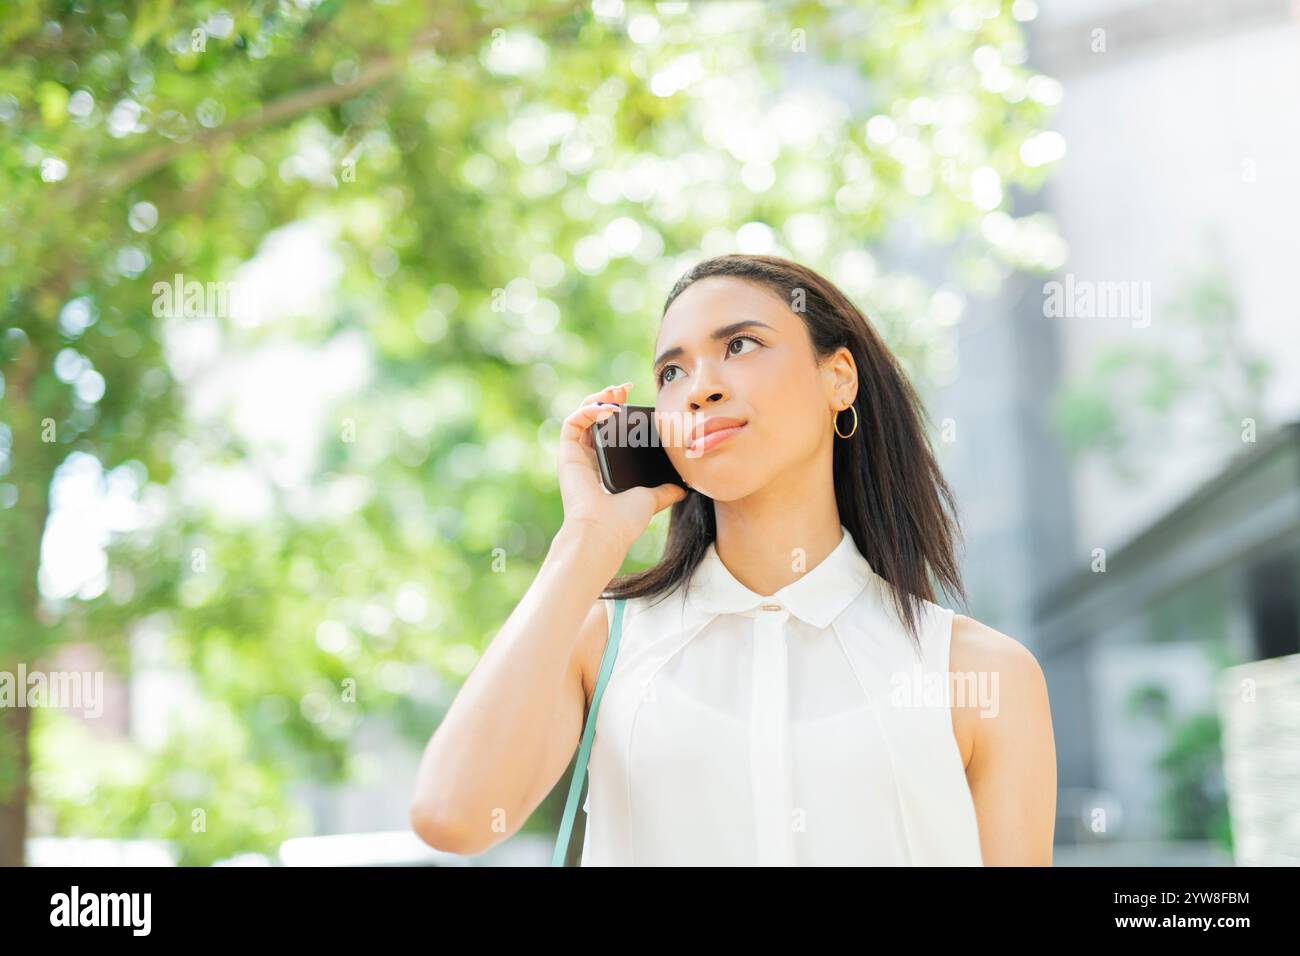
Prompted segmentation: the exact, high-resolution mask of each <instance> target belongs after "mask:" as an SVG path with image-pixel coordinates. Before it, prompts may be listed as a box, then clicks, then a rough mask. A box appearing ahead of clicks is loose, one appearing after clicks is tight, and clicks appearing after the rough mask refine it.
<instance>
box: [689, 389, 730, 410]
mask: <svg viewBox="0 0 1300 956" xmlns="http://www.w3.org/2000/svg"><path fill="white" fill-rule="evenodd" d="M730 394H731V393H730V391H729V390H728V389H727V387H726V386H724V385H719V384H717V383H716V382H714V383H713V384H703V383H702V384H701V385H700V386H699V387H698V388H693V389H691V393H690V394H689V395H688V396H686V404H687V405H688V406H689V407H690V409H691V411H693V412H698V411H699V410H700V409H701V408H702V407H703V406H705V405H716V404H717V403H718V402H724V401H726V400H727V398H728V397H729V396H730Z"/></svg>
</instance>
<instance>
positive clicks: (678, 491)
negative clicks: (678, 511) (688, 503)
mask: <svg viewBox="0 0 1300 956" xmlns="http://www.w3.org/2000/svg"><path fill="white" fill-rule="evenodd" d="M651 490H652V491H654V496H655V511H661V510H663V509H664V508H667V507H668V506H669V505H675V504H677V502H679V501H685V500H686V496H687V494H688V492H687V490H686V489H685V488H683V487H682V486H681V485H675V484H673V483H672V482H668V483H666V484H662V485H655V487H654V488H653V489H651Z"/></svg>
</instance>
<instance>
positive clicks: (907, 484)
mask: <svg viewBox="0 0 1300 956" xmlns="http://www.w3.org/2000/svg"><path fill="white" fill-rule="evenodd" d="M709 276H734V277H736V278H740V279H745V280H747V281H749V282H753V283H756V284H758V285H761V286H764V287H766V288H768V289H770V290H772V291H774V292H775V293H777V294H778V295H779V296H780V297H781V299H782V301H784V302H786V303H787V305H789V304H791V303H796V302H799V298H797V297H796V296H797V295H801V297H802V305H803V306H804V308H803V310H802V311H797V312H796V314H797V315H800V316H802V317H803V321H804V323H805V324H806V325H807V327H808V332H809V334H810V336H811V338H812V344H813V349H814V351H815V352H816V354H817V357H818V358H819V359H820V358H824V357H825V356H828V355H830V354H831V353H832V352H834V351H835V350H836V349H837V348H839V347H840V346H846V347H847V348H848V349H849V351H850V352H851V353H853V360H854V362H855V363H856V364H857V369H858V394H857V396H856V398H855V399H854V401H853V405H854V407H855V409H856V410H857V415H858V422H859V426H858V428H857V430H856V431H855V432H854V433H853V435H852V437H850V438H848V439H841V438H836V439H835V451H834V465H833V472H834V484H835V502H836V505H837V507H838V509H839V514H840V521H841V523H842V524H843V525H844V526H845V527H846V528H848V529H849V532H850V533H851V534H852V535H853V541H854V543H855V544H856V545H857V547H858V550H859V551H860V552H861V553H862V555H863V557H865V558H866V559H867V561H868V562H869V563H870V564H871V568H872V570H873V571H875V573H876V574H878V575H879V576H880V577H881V578H883V579H884V580H885V581H886V582H888V584H889V585H890V586H891V589H892V592H893V601H894V603H895V605H896V607H897V609H898V612H899V617H900V620H902V622H903V623H904V626H905V627H906V629H907V632H908V634H909V635H910V636H911V637H912V639H913V641H915V642H916V643H917V645H918V647H919V644H920V642H919V639H918V636H917V632H918V627H919V618H920V613H921V610H922V603H921V601H922V599H925V600H927V601H931V602H935V601H936V598H935V590H934V588H933V586H932V585H931V581H930V579H929V574H931V573H932V574H933V575H934V578H935V579H936V580H937V582H938V583H939V584H940V585H941V586H942V587H943V589H944V590H945V591H947V592H948V593H950V594H956V595H958V596H960V597H961V599H962V601H963V603H964V602H965V600H966V595H965V591H964V589H963V588H962V584H961V572H960V568H959V563H958V559H957V556H956V553H955V551H956V549H955V542H956V539H957V538H958V537H959V536H960V534H961V530H960V526H959V524H958V521H957V507H956V502H955V500H954V498H953V494H952V491H951V489H949V487H948V484H947V482H946V481H945V480H944V477H943V474H942V473H941V472H940V470H939V465H938V462H937V461H936V460H935V457H934V454H933V452H932V450H931V448H930V444H929V441H928V439H927V438H926V434H925V429H924V427H923V422H924V420H925V409H924V406H923V405H922V404H921V401H920V398H919V397H918V396H917V394H916V392H915V390H914V389H913V387H912V385H911V383H910V382H909V381H908V379H907V376H906V374H904V372H903V369H902V366H901V365H900V364H899V362H898V359H897V358H896V357H895V356H894V354H893V353H892V352H891V351H890V350H889V348H888V346H886V345H885V342H884V340H883V339H881V337H880V335H879V334H878V333H877V332H876V330H875V329H873V328H872V327H871V324H870V323H869V322H868V321H867V319H866V317H865V316H864V315H863V314H862V312H860V311H859V310H858V308H857V306H855V305H854V304H853V303H852V302H851V301H849V299H848V297H847V296H846V295H844V293H843V292H841V291H840V290H839V289H838V288H836V287H835V285H834V284H833V283H831V282H829V281H828V280H826V279H825V278H823V277H822V276H820V275H818V274H817V273H816V272H814V271H813V270H811V269H809V268H807V267H805V266H801V265H799V264H798V263H797V262H791V261H790V260H789V259H782V258H779V257H777V256H753V255H725V256H716V257H714V258H712V259H705V260H704V261H703V262H700V263H698V264H697V265H696V266H695V267H694V268H692V269H691V270H690V271H689V272H687V273H686V274H685V275H684V276H682V277H681V278H680V279H678V280H677V284H676V285H674V286H673V288H672V291H671V292H670V293H668V301H666V302H665V303H664V310H663V313H662V314H661V315H660V318H661V320H662V318H663V314H666V313H667V312H668V307H669V306H671V305H672V304H673V300H675V299H676V298H677V297H678V296H679V295H681V294H682V292H683V291H685V290H686V289H687V288H688V287H689V286H690V285H691V284H692V283H694V282H698V281H699V280H700V279H704V278H707V277H709ZM847 418H848V416H846V423H845V424H843V425H840V426H838V427H839V428H840V430H841V431H846V430H848V429H849V428H850V427H851V426H850V425H849V424H848V423H847ZM671 507H672V510H671V513H670V517H669V522H668V540H667V542H666V543H665V545H664V553H663V557H662V558H661V559H660V560H659V563H658V564H656V565H655V566H654V567H652V568H647V569H646V570H644V571H638V572H635V573H633V574H626V575H620V576H618V577H616V578H614V579H613V580H612V581H611V582H610V583H609V585H608V586H607V587H606V589H605V591H604V592H603V593H602V594H601V597H603V598H608V599H617V598H634V597H655V596H658V595H661V594H665V595H666V594H668V593H670V592H671V591H673V590H674V589H675V588H677V587H678V586H682V587H686V586H688V585H689V583H690V579H691V576H692V575H693V574H694V572H695V569H696V568H697V567H698V566H699V564H700V561H701V560H703V558H704V555H705V553H706V552H707V551H708V548H709V545H710V544H711V543H712V542H713V541H714V540H715V539H716V537H717V526H716V524H715V518H714V512H713V500H712V499H711V498H708V497H707V496H705V495H703V494H701V493H700V492H698V491H696V490H694V489H690V490H689V493H688V494H687V496H686V498H684V499H683V500H682V501H679V502H677V503H676V504H674V505H672V506H671Z"/></svg>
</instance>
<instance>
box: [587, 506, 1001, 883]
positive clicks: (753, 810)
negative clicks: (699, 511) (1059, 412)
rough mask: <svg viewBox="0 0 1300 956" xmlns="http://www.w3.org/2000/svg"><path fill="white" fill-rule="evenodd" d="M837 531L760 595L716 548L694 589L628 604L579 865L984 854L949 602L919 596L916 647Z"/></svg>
mask: <svg viewBox="0 0 1300 956" xmlns="http://www.w3.org/2000/svg"><path fill="white" fill-rule="evenodd" d="M841 530H842V537H841V539H840V543H839V545H838V546H837V547H836V548H835V550H834V551H832V552H831V554H830V555H828V556H827V557H826V558H825V560H823V561H821V562H820V563H819V564H817V565H816V567H813V568H811V569H809V570H807V571H805V572H804V574H803V576H802V577H800V578H798V579H796V580H795V581H794V582H792V583H791V584H788V585H786V586H785V587H783V588H781V589H780V590H778V591H777V592H776V593H775V594H773V595H771V596H769V597H764V596H762V595H760V594H757V593H755V592H753V591H751V590H750V589H749V588H747V587H745V585H743V584H741V583H740V582H739V581H738V580H736V578H735V577H734V576H733V575H732V574H731V572H730V571H728V570H727V567H726V565H724V564H723V563H722V561H721V559H720V558H719V557H718V554H717V550H716V547H715V546H714V545H710V546H709V550H708V553H707V554H706V556H705V558H704V560H703V561H702V563H701V564H700V567H699V568H698V569H697V570H696V574H695V577H694V579H693V580H692V581H691V585H690V589H689V594H688V593H686V592H685V591H684V589H683V588H680V587H679V588H677V589H676V590H674V591H673V592H672V593H670V594H669V595H667V596H666V597H660V598H657V599H650V598H634V599H631V600H629V601H628V602H627V606H626V607H625V608H624V610H623V635H622V639H621V642H620V644H619V651H618V656H617V657H616V658H615V663H614V669H613V672H612V673H611V675H610V678H609V682H608V683H607V684H606V687H605V692H604V696H603V697H602V699H601V705H600V710H599V712H598V714H597V720H596V732H595V737H594V739H593V741H592V749H591V756H590V760H589V761H588V774H589V784H588V795H587V801H586V804H585V805H584V807H583V809H584V810H585V811H586V812H587V827H586V835H585V838H584V843H583V848H582V865H583V866H665V865H667V866H755V865H758V866H828V865H829V866H838V865H848V866H855V865H865V866H914V865H915V866H981V865H983V860H982V858H981V855H980V844H979V830H978V828H977V825H976V817H975V806H974V802H973V800H972V798H971V793H970V788H969V786H968V784H967V782H966V774H965V769H964V767H963V766H962V760H961V752H960V749H959V747H958V744H957V740H956V737H955V736H954V733H953V727H952V713H951V709H950V698H949V694H948V681H947V680H946V675H947V672H948V650H949V643H950V640H951V634H952V619H953V612H952V611H951V610H948V609H946V608H942V607H939V606H938V605H935V604H931V603H930V602H928V601H927V602H925V604H924V610H923V617H922V622H921V635H920V636H921V655H920V657H918V654H917V650H916V645H915V644H914V643H913V641H912V639H911V638H910V637H909V635H908V634H907V632H906V631H905V630H904V628H903V625H902V622H901V619H900V618H899V616H898V612H897V610H896V609H895V608H894V607H893V606H892V604H891V602H890V585H889V584H888V582H886V581H885V580H884V579H883V578H881V577H880V576H879V575H877V574H876V573H875V572H874V571H873V570H872V568H871V566H870V565H869V564H868V563H867V560H866V558H864V557H863V556H862V554H861V552H859V550H858V548H857V546H856V545H855V543H854V541H853V537H852V535H851V534H850V533H849V530H848V529H847V528H845V527H844V526H843V525H841ZM605 603H606V607H607V611H608V615H609V617H610V618H611V620H612V615H613V601H611V600H607V601H606V602H605Z"/></svg>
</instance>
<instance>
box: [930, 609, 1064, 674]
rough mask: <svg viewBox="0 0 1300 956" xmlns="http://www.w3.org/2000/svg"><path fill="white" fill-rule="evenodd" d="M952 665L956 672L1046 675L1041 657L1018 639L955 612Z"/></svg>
mask: <svg viewBox="0 0 1300 956" xmlns="http://www.w3.org/2000/svg"><path fill="white" fill-rule="evenodd" d="M948 668H949V670H954V671H976V672H979V671H998V672H1000V673H1004V674H1007V675H1008V676H1009V677H1011V678H1012V679H1015V680H1035V679H1040V678H1041V677H1042V669H1041V668H1040V667H1039V666H1038V658H1036V657H1034V655H1033V652H1031V651H1030V650H1029V648H1027V647H1025V645H1024V644H1021V643H1020V642H1019V641H1018V640H1016V639H1015V638H1014V637H1011V636H1010V635H1007V634H1003V633H1002V632H1001V631H999V630H996V629H994V628H991V627H989V626H988V625H987V624H981V623H980V622H979V621H977V620H975V619H974V618H973V617H967V616H966V615H964V614H954V615H953V617H952V643H951V645H950V648H949V652H948Z"/></svg>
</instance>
